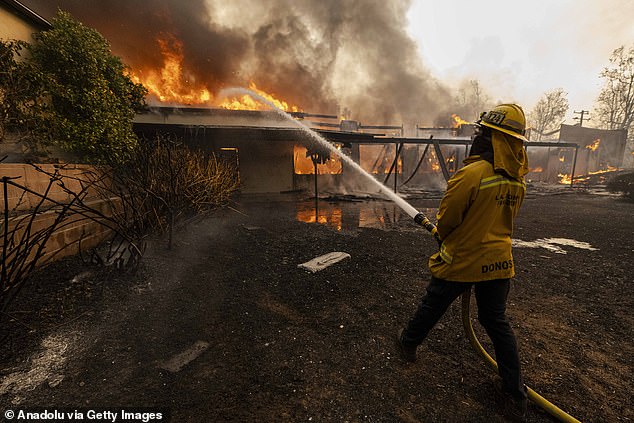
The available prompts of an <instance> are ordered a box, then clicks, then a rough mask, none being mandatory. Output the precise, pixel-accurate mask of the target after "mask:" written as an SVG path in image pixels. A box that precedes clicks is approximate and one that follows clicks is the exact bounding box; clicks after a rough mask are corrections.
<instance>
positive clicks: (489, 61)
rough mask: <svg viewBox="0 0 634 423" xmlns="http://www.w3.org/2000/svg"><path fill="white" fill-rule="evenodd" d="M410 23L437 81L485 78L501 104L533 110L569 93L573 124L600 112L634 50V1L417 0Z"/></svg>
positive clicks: (454, 83) (424, 60)
mask: <svg viewBox="0 0 634 423" xmlns="http://www.w3.org/2000/svg"><path fill="white" fill-rule="evenodd" d="M408 19H409V26H408V32H409V34H410V35H411V36H412V37H413V38H414V39H415V40H416V42H417V44H418V48H419V51H420V54H421V57H422V60H423V63H424V64H425V65H426V66H427V67H428V68H429V69H430V70H431V72H432V74H433V75H434V76H435V77H436V78H438V79H440V80H442V81H444V82H446V83H449V84H453V85H456V86H457V85H458V84H459V83H460V82H461V81H464V80H469V79H477V80H479V81H480V82H481V83H482V86H483V87H484V89H485V91H486V92H487V93H488V94H489V95H490V96H491V97H492V99H493V100H494V101H498V100H500V101H515V102H518V103H519V104H522V105H524V107H525V108H527V109H530V108H532V107H533V106H534V105H535V103H536V102H537V101H538V100H539V98H540V97H541V96H542V95H543V94H544V93H545V92H547V91H550V90H552V89H555V88H563V89H564V90H565V91H566V92H567V93H568V100H569V103H570V110H569V112H568V116H567V118H568V119H567V121H568V123H573V122H574V121H573V120H572V117H573V114H572V112H573V111H574V110H577V111H579V110H581V109H584V110H591V109H592V107H593V104H594V101H595V99H596V97H597V96H598V94H599V92H600V90H601V87H602V80H601V78H600V72H601V70H602V69H603V68H604V67H605V66H607V65H608V64H609V58H610V55H611V53H612V51H614V49H616V48H618V47H620V46H621V45H625V46H634V0H574V1H573V0H531V1H515V0H507V1H491V0H479V1H472V0H442V1H434V0H414V1H413V2H412V6H411V8H410V10H409V13H408ZM527 111H528V110H527ZM590 117H591V116H590Z"/></svg>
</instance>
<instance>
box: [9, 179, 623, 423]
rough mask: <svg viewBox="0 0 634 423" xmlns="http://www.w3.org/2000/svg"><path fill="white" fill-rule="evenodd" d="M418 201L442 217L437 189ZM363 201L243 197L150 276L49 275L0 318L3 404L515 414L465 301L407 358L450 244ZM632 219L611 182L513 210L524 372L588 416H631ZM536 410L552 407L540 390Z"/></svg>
mask: <svg viewBox="0 0 634 423" xmlns="http://www.w3.org/2000/svg"><path fill="white" fill-rule="evenodd" d="M416 197H417V198H413V199H411V202H412V204H413V205H414V206H416V207H417V208H419V209H422V210H424V211H425V212H426V213H428V214H430V215H433V213H434V211H435V207H437V205H438V201H439V198H440V194H436V195H431V196H430V195H428V194H425V197H424V198H423V197H421V196H420V195H419V196H416ZM331 200H334V199H332V198H331ZM350 200H353V199H351V198H338V199H337V201H326V200H323V199H322V200H321V201H320V203H319V213H315V210H314V203H313V202H312V201H310V200H303V201H298V199H297V198H296V197H292V196H282V195H277V196H273V197H268V196H251V197H242V198H238V199H237V200H236V203H235V204H233V205H232V208H233V209H224V210H222V211H219V212H217V213H215V214H214V215H213V216H212V217H211V218H208V219H206V220H204V221H202V222H199V223H196V224H194V225H191V226H189V227H187V228H186V229H183V230H181V231H179V232H178V234H177V237H176V244H175V248H174V249H173V250H172V251H168V250H167V249H166V248H165V242H162V241H161V242H156V243H154V244H152V245H150V249H149V251H148V253H147V256H146V258H145V259H144V261H143V262H142V265H141V267H140V268H139V270H138V271H137V272H136V273H134V274H127V273H116V272H106V271H103V270H99V269H96V268H92V267H90V266H86V265H83V264H81V262H80V261H79V260H76V259H74V260H73V259H71V260H65V261H63V262H61V263H58V264H56V265H53V266H51V267H49V268H47V269H45V270H44V271H43V272H41V273H40V274H38V275H36V277H34V278H33V280H32V281H31V283H30V284H29V285H28V286H26V287H25V288H24V289H23V291H22V292H21V294H20V296H19V298H18V299H17V300H16V301H15V302H14V303H13V305H12V307H11V309H10V310H9V312H8V316H4V319H3V321H2V330H3V334H6V335H7V336H8V337H7V338H6V339H5V345H4V347H3V349H2V355H1V357H0V368H1V379H0V406H1V408H2V409H3V410H4V409H7V408H16V407H33V406H38V407H67V408H68V407H70V408H74V407H97V406H98V407H141V406H159V407H163V408H168V409H169V410H170V412H171V415H172V421H175V422H218V421H235V422H247V421H249V422H251V421H258V422H274V421H275V422H277V421H287V422H298V421H322V422H345V421H349V422H397V421H403V422H502V421H504V418H503V417H502V416H501V414H500V412H499V410H498V407H497V405H496V400H495V396H494V393H493V387H492V383H491V381H492V374H491V373H490V371H489V369H488V367H487V366H486V365H485V364H484V362H483V361H482V360H481V358H480V357H479V356H478V355H477V353H476V352H475V351H474V350H473V349H472V348H471V346H470V345H469V343H468V340H467V338H466V337H465V335H464V333H463V329H462V324H461V321H460V305H459V304H458V303H456V304H454V305H453V306H452V307H451V308H450V310H449V311H448V312H447V314H446V315H445V316H444V318H443V319H442V320H441V322H440V324H439V325H438V326H437V328H436V329H435V330H433V331H432V332H431V334H430V336H429V337H428V339H427V340H426V341H425V343H424V344H423V345H422V346H421V347H420V348H419V360H418V362H417V363H416V364H413V365H412V364H407V363H405V362H402V361H401V360H400V359H399V358H398V356H397V354H396V351H395V347H394V337H395V333H396V331H397V329H398V328H399V327H401V326H402V325H403V324H405V322H406V321H407V319H408V318H409V317H410V315H411V313H413V311H414V310H415V308H416V305H417V303H418V301H419V298H420V296H421V295H422V293H423V292H424V288H425V286H426V284H427V281H428V279H429V272H428V270H427V268H426V262H427V258H428V256H429V255H430V254H432V253H433V251H434V248H435V243H434V242H433V241H432V239H431V238H430V236H429V235H428V234H427V233H426V232H425V231H424V230H423V229H421V228H418V227H416V226H415V225H414V224H413V223H412V222H411V221H410V219H409V218H408V217H407V216H405V215H404V214H403V213H402V212H400V211H399V210H398V209H397V208H395V207H394V206H393V205H392V204H391V203H387V202H383V201H376V200H366V201H361V202H358V201H350ZM354 200H356V199H354ZM234 209H235V210H234ZM633 216H634V204H633V203H628V202H625V201H623V200H620V199H618V198H616V197H614V196H609V195H598V194H596V193H595V194H592V193H588V192H587V191H576V190H570V189H566V190H562V189H559V190H553V191H551V192H547V191H544V190H541V191H539V192H536V191H532V192H531V191H530V190H529V195H528V197H527V199H526V201H525V203H524V206H523V209H522V211H521V213H520V216H519V217H518V219H517V225H516V233H515V237H516V238H517V240H521V241H522V242H523V244H522V243H521V242H518V243H519V244H521V245H518V246H517V247H516V248H515V250H514V255H515V261H516V266H517V276H516V278H515V280H514V282H513V287H512V291H511V294H510V299H509V305H508V314H509V316H510V319H511V321H512V325H513V328H514V330H515V332H516V335H517V337H518V340H519V343H520V355H521V359H522V364H523V369H524V374H525V378H526V382H527V384H528V385H529V386H531V387H532V388H533V389H535V390H536V391H537V392H539V393H540V394H542V395H543V396H544V397H546V398H547V399H548V400H550V401H552V402H553V403H555V404H557V405H558V406H560V407H561V408H562V409H563V410H565V411H567V412H569V413H570V414H571V415H573V416H574V417H576V418H578V419H579V420H581V421H584V422H607V421H610V422H615V421H631V420H633V419H634V407H633V404H632V395H631V382H632V380H634V377H633V376H634V375H633V363H634V359H633V357H634V348H633V342H634V341H633V336H632V334H633V327H634V325H633V323H634V318H633V317H632V313H631V310H632V307H633V305H634V301H633V298H634V295H633V294H632V278H633V277H632V275H634V266H633V264H632V258H633V257H634V241H633V239H632V238H633V234H634V220H633V218H632V217H633ZM315 221H318V222H320V223H315ZM570 240H574V241H576V242H572V241H570ZM333 251H342V252H346V253H348V254H350V255H351V258H349V259H346V260H344V261H341V262H339V263H337V264H335V265H333V266H330V267H328V268H326V269H325V270H322V271H321V272H318V273H315V274H311V273H307V272H306V271H304V270H302V269H299V268H298V267H297V265H298V264H300V263H303V262H306V261H308V260H310V259H312V258H314V257H316V256H319V255H322V254H326V253H329V252H333ZM474 307H475V305H474ZM472 314H473V315H474V316H475V312H472ZM475 326H476V332H477V333H478V336H479V338H480V339H481V341H482V342H483V344H484V346H485V347H486V348H487V349H488V350H489V351H492V349H491V345H490V343H489V342H488V338H487V337H486V335H485V334H484V333H483V331H482V329H481V327H479V325H477V324H475ZM183 352H190V354H189V355H187V354H185V355H182V353H183ZM179 354H181V355H179ZM166 369H167V370H166ZM528 419H529V421H531V422H550V421H554V420H553V419H552V418H551V417H549V416H548V415H546V414H545V413H544V412H542V411H541V410H540V409H539V408H538V407H536V406H535V405H532V404H531V405H530V407H529V416H528Z"/></svg>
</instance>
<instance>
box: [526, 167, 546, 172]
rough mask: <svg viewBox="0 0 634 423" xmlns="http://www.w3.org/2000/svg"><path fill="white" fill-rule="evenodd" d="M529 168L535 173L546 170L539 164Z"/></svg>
mask: <svg viewBox="0 0 634 423" xmlns="http://www.w3.org/2000/svg"><path fill="white" fill-rule="evenodd" d="M529 170H530V172H535V173H540V172H543V171H544V169H542V168H541V166H537V167H536V168H534V169H529Z"/></svg>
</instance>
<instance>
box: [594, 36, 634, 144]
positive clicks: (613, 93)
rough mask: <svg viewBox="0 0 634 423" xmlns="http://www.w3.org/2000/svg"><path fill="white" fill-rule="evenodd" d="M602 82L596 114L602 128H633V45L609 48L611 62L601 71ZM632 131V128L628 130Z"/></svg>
mask: <svg viewBox="0 0 634 423" xmlns="http://www.w3.org/2000/svg"><path fill="white" fill-rule="evenodd" d="M601 77H602V78H603V79H604V80H605V85H604V86H603V89H602V90H601V93H600V94H599V97H598V99H597V108H596V110H595V115H596V116H597V117H598V119H599V121H600V122H601V124H602V126H603V127H604V128H605V129H632V123H633V122H634V47H631V48H630V49H629V50H626V49H625V47H624V46H621V47H619V48H617V49H616V50H614V52H612V56H611V57H610V65H608V66H607V67H605V68H604V69H603V71H602V72H601ZM630 132H632V131H630Z"/></svg>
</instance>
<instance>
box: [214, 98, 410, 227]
mask: <svg viewBox="0 0 634 423" xmlns="http://www.w3.org/2000/svg"><path fill="white" fill-rule="evenodd" d="M243 95H248V96H250V97H252V98H254V99H256V100H257V101H259V102H261V103H264V104H266V105H267V106H269V107H270V108H271V110H273V111H275V112H276V113H277V114H279V115H280V116H282V117H284V118H286V119H288V120H289V121H291V122H293V123H294V124H295V125H296V126H297V127H298V128H299V129H301V130H302V131H303V132H305V133H306V135H308V136H309V137H310V138H311V139H312V140H314V141H316V142H317V143H319V145H321V146H322V147H325V148H327V149H328V150H329V151H330V152H332V153H335V154H336V155H337V156H339V157H340V158H341V160H343V161H344V162H346V164H347V165H349V166H350V167H352V168H353V169H355V170H356V171H357V172H358V173H359V175H361V176H363V177H365V178H366V180H367V181H368V182H370V183H372V184H374V186H375V187H376V188H377V189H378V190H379V192H380V193H383V194H384V195H386V196H387V197H388V198H389V199H390V200H392V201H394V203H396V204H397V205H398V206H399V207H400V208H401V209H403V211H404V212H405V213H407V214H408V215H409V216H410V217H411V218H414V216H416V215H417V214H418V210H416V209H415V208H414V207H413V206H412V205H411V204H409V203H408V202H407V201H405V200H404V199H402V198H401V197H399V196H398V195H397V194H396V193H395V192H394V191H392V190H391V189H389V188H387V187H386V186H385V185H383V184H382V183H381V182H379V181H377V180H376V179H374V177H373V176H372V175H370V174H369V173H368V172H366V171H365V170H364V169H363V168H362V167H361V166H359V165H358V164H357V163H356V162H355V161H354V160H352V159H351V158H350V157H348V156H346V155H345V154H344V153H343V152H341V151H339V150H337V148H336V147H335V146H334V145H332V144H331V143H330V142H328V140H327V139H325V138H324V137H322V136H321V135H319V134H318V133H317V132H315V131H313V130H312V129H310V128H309V127H308V126H306V125H305V124H303V123H302V122H300V121H298V120H297V119H295V118H294V117H293V116H291V115H289V114H288V113H286V112H285V111H283V110H281V109H278V108H277V107H276V106H275V104H273V103H272V102H270V101H269V100H267V99H266V98H264V97H262V96H261V95H258V94H257V93H255V92H253V91H251V90H248V89H246V88H226V89H224V90H222V91H220V93H219V96H221V97H231V96H243ZM315 195H316V193H315Z"/></svg>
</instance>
